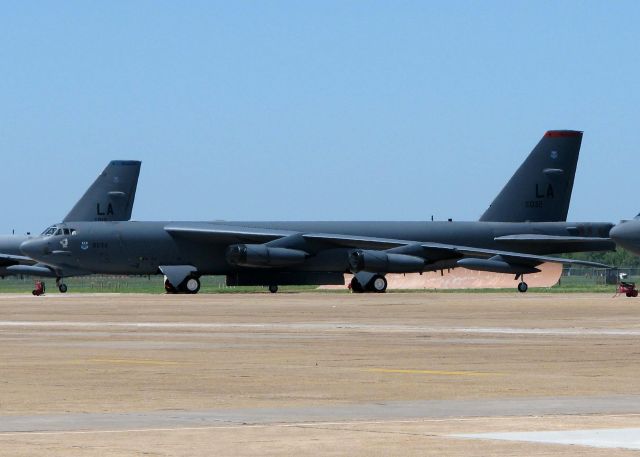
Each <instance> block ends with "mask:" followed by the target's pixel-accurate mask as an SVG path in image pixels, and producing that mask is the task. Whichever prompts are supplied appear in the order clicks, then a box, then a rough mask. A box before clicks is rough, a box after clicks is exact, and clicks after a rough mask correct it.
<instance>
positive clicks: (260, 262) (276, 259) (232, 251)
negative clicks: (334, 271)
mask: <svg viewBox="0 0 640 457" xmlns="http://www.w3.org/2000/svg"><path fill="white" fill-rule="evenodd" d="M308 256H309V254H308V253H306V252H305V251H300V250H299V249H288V248H275V247H270V246H266V245H264V244H233V245H231V246H229V247H228V248H227V253H226V258H227V262H229V263H230V264H231V265H237V266H241V267H267V268H268V267H286V266H289V265H296V264H299V263H303V262H304V261H305V260H306V258H307V257H308Z"/></svg>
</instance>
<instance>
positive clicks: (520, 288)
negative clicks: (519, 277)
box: [518, 281, 529, 293]
mask: <svg viewBox="0 0 640 457" xmlns="http://www.w3.org/2000/svg"><path fill="white" fill-rule="evenodd" d="M528 289H529V286H528V285H527V283H526V282H524V281H522V282H521V283H520V284H518V292H520V293H525V292H526V291H527V290H528Z"/></svg>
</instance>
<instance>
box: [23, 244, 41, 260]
mask: <svg viewBox="0 0 640 457" xmlns="http://www.w3.org/2000/svg"><path fill="white" fill-rule="evenodd" d="M44 246H45V244H43V242H42V241H40V240H26V241H23V242H22V243H21V244H20V252H22V253H23V254H24V255H26V256H28V257H31V258H32V259H37V257H38V256H39V255H42V254H43V253H44Z"/></svg>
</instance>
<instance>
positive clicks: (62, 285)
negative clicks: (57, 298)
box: [56, 278, 67, 294]
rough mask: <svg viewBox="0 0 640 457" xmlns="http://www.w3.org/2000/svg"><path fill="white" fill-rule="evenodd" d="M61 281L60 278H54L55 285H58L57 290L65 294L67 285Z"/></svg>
mask: <svg viewBox="0 0 640 457" xmlns="http://www.w3.org/2000/svg"><path fill="white" fill-rule="evenodd" d="M62 281H63V279H62V278H56V286H58V290H59V291H60V293H61V294H66V293H67V285H66V284H65V283H64V282H62Z"/></svg>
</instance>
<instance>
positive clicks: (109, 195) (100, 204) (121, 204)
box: [63, 160, 141, 222]
mask: <svg viewBox="0 0 640 457" xmlns="http://www.w3.org/2000/svg"><path fill="white" fill-rule="evenodd" d="M140 165H141V162H139V161H137V160H112V161H111V162H109V165H107V168H105V169H104V171H103V172H102V173H101V174H100V176H98V177H97V178H96V180H95V181H94V182H93V184H92V185H91V187H89V189H87V191H86V192H85V194H84V195H83V196H82V198H81V199H80V200H78V203H76V204H75V206H74V207H73V208H72V209H71V211H69V214H67V216H66V217H65V218H64V221H63V222H70V221H73V222H78V221H128V220H129V219H131V211H132V209H133V202H134V200H135V197H136V189H137V187H138V176H139V175H140Z"/></svg>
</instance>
